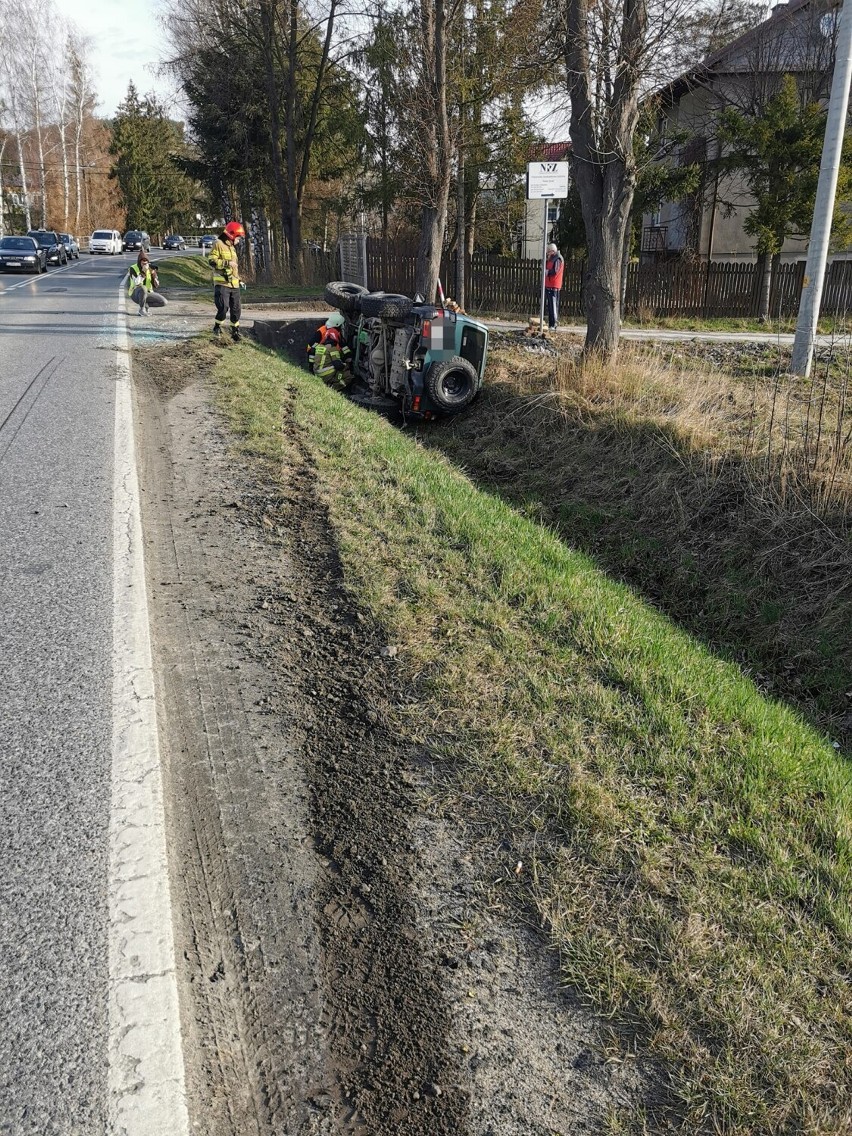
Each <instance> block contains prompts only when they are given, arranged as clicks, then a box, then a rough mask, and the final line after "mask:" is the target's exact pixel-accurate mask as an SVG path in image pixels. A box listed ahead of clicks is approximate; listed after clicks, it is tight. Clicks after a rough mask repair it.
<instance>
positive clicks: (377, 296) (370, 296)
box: [361, 292, 413, 321]
mask: <svg viewBox="0 0 852 1136" xmlns="http://www.w3.org/2000/svg"><path fill="white" fill-rule="evenodd" d="M412 302H413V301H412V300H411V299H410V298H409V297H408V296H400V295H398V294H397V293H396V292H367V293H366V294H365V295H364V296H362V297H361V311H362V312H363V314H364V315H365V316H368V317H370V318H378V319H389V320H398V321H402V320H404V319H405V317H406V316H407V315H408V313H409V312H410V311H411V305H412Z"/></svg>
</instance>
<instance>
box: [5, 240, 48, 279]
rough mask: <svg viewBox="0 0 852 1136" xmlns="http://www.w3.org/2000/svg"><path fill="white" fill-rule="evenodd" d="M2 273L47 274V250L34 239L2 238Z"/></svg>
mask: <svg viewBox="0 0 852 1136" xmlns="http://www.w3.org/2000/svg"><path fill="white" fill-rule="evenodd" d="M0 272H35V273H36V274H38V273H41V272H47V249H46V248H45V247H44V246H43V245H40V244H39V243H38V241H37V240H35V239H34V238H33V237H0Z"/></svg>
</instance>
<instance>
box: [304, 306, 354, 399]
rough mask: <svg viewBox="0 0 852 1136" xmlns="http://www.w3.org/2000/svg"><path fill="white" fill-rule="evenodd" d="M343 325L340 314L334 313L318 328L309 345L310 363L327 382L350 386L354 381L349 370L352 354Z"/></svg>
mask: <svg viewBox="0 0 852 1136" xmlns="http://www.w3.org/2000/svg"><path fill="white" fill-rule="evenodd" d="M343 323H344V320H343V316H342V315H341V314H340V312H332V314H331V315H330V316H329V317H328V319H327V320H326V321H325V323H324V324H323V325H322V326H321V327H318V328H317V330H316V332H315V333H314V338H313V339H312V341H311V342H310V343H309V344H308V363H309V364H310V367H311V370H312V371H313V373H314V374H315V375H318V376H319V377H320V378H321V379H323V380H324V381H325V382H327V383H334V382H339V383H341V384H342V385H343V386H348V385H349V383H350V382H351V379H352V373H351V371H350V369H349V363H350V360H351V358H352V352H351V351H350V350H349V347H348V346H347V345H346V342H345V340H344V338H343Z"/></svg>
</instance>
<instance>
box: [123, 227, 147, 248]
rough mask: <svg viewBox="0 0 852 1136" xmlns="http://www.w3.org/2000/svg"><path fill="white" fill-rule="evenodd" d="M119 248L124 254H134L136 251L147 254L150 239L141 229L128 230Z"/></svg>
mask: <svg viewBox="0 0 852 1136" xmlns="http://www.w3.org/2000/svg"><path fill="white" fill-rule="evenodd" d="M121 247H122V249H123V250H124V252H135V250H136V249H144V250H145V252H148V250H149V249H150V248H151V239H150V237H149V236H148V234H147V233H146V232H145V231H144V230H143V229H129V230H128V231H127V232H126V233H125V234H124V238H123V240H122V245H121Z"/></svg>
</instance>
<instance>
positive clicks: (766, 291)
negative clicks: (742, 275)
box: [757, 252, 781, 323]
mask: <svg viewBox="0 0 852 1136" xmlns="http://www.w3.org/2000/svg"><path fill="white" fill-rule="evenodd" d="M780 259H781V258H780V256H778V254H776V255H775V256H773V255H772V253H769V252H762V253H760V255H759V256H758V258H757V277H758V279H759V281H760V290H759V292H758V299H757V318H758V319H759V320H760V322H761V323H767V322H768V321H769V317H770V311H769V303H770V300H771V298H772V274H773V271H774V269H775V266H776V264H777V263H778V261H779V260H780Z"/></svg>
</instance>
